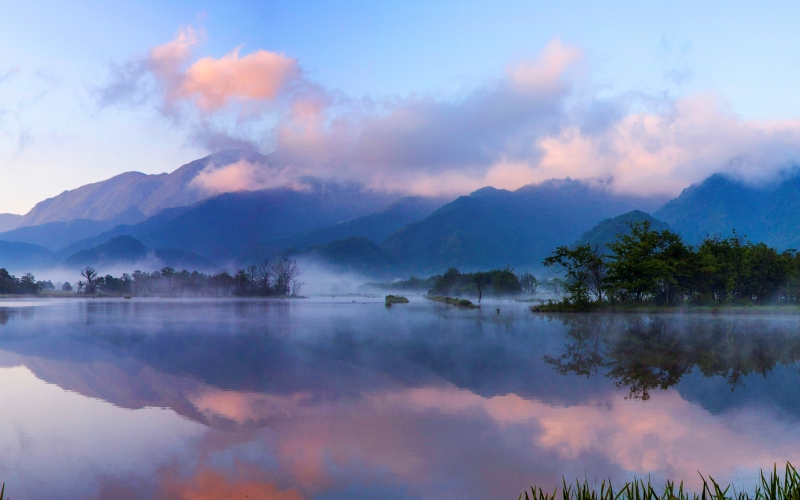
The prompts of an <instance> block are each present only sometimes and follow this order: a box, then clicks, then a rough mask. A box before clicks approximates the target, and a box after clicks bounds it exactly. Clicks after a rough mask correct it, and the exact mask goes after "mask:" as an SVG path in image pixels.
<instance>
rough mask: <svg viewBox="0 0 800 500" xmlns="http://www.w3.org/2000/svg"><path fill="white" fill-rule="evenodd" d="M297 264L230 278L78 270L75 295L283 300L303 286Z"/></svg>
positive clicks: (265, 266)
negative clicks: (263, 298) (101, 272)
mask: <svg viewBox="0 0 800 500" xmlns="http://www.w3.org/2000/svg"><path fill="white" fill-rule="evenodd" d="M301 274H302V272H301V271H300V268H299V266H298V265H297V261H296V260H294V259H282V260H279V261H277V262H270V261H268V260H266V261H264V262H262V263H260V264H258V265H254V266H248V267H245V268H242V269H239V270H237V271H236V272H235V273H233V274H231V273H230V272H228V270H227V269H222V270H220V271H217V272H216V273H214V274H205V273H201V272H198V271H193V272H189V271H188V270H186V269H184V270H182V271H176V270H175V269H173V268H171V267H164V268H163V269H161V270H159V271H153V272H152V273H148V272H146V271H140V270H136V271H134V272H133V273H132V274H127V273H125V274H123V275H122V276H120V277H119V278H115V277H114V276H111V275H107V276H100V275H98V274H97V271H96V270H95V269H94V268H92V267H86V268H84V269H82V270H81V276H82V277H83V279H82V280H81V281H79V282H78V283H77V285H78V293H81V294H85V295H95V294H98V293H102V294H106V295H175V296H177V295H180V296H213V297H224V296H231V295H232V296H237V297H287V296H298V295H299V294H300V290H301V288H302V287H303V285H304V283H302V282H301V281H299V279H298V278H299V277H300V275H301Z"/></svg>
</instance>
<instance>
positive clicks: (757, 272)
mask: <svg viewBox="0 0 800 500" xmlns="http://www.w3.org/2000/svg"><path fill="white" fill-rule="evenodd" d="M629 229H630V230H629V231H628V232H627V233H620V234H619V235H618V236H617V239H616V240H615V241H613V242H611V243H609V244H608V245H607V248H608V250H607V251H606V252H605V253H603V252H602V251H600V249H599V247H594V248H592V247H590V246H589V245H579V246H577V247H574V248H568V247H559V248H557V249H556V251H555V252H553V254H552V255H551V256H550V257H548V258H547V259H545V260H544V265H546V266H555V265H558V266H560V267H561V268H563V269H564V271H565V274H566V285H567V292H568V296H567V297H566V298H565V302H567V303H568V304H569V305H570V309H572V310H575V309H580V308H581V307H584V306H586V305H587V304H589V303H591V302H594V303H600V302H603V294H605V298H606V299H608V301H609V302H611V303H612V304H635V305H641V304H655V305H672V306H675V305H682V304H765V303H768V302H770V301H774V302H779V303H790V304H796V303H799V302H800V280H799V279H798V278H799V277H800V256H798V254H797V253H796V252H795V251H794V250H787V251H785V252H783V253H779V252H778V251H777V250H775V249H774V248H771V247H769V246H767V245H766V244H764V243H752V242H750V241H746V240H745V239H743V238H741V237H739V236H738V235H737V234H736V232H734V233H733V236H731V237H730V238H725V239H722V238H719V237H709V238H706V239H705V240H703V242H702V243H701V244H700V245H699V246H698V247H697V248H696V249H695V248H694V247H691V246H687V245H685V244H684V243H683V241H682V240H681V238H680V237H679V236H678V235H677V234H675V233H673V232H671V231H669V230H662V231H655V230H653V229H652V226H651V223H650V221H648V220H644V221H640V222H631V223H629ZM540 309H541V308H540ZM545 309H547V308H545ZM562 309H563V308H562ZM548 310H552V308H550V309H548ZM560 310H561V309H560Z"/></svg>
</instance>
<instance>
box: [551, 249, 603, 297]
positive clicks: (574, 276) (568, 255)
mask: <svg viewBox="0 0 800 500" xmlns="http://www.w3.org/2000/svg"><path fill="white" fill-rule="evenodd" d="M543 264H544V265H545V266H547V267H552V266H555V265H558V266H561V267H562V268H563V270H564V271H565V273H566V275H567V292H569V299H568V300H569V302H571V303H573V304H588V303H589V302H590V297H591V295H594V298H595V300H596V301H598V302H600V301H602V300H603V280H604V278H605V268H606V264H605V259H604V257H603V255H602V254H601V253H600V252H599V251H598V248H597V247H595V248H593V247H592V246H591V245H588V244H586V245H579V246H577V247H575V248H569V247H566V246H561V247H558V248H557V249H556V251H555V252H553V254H552V255H551V256H550V257H547V258H546V259H544V262H543Z"/></svg>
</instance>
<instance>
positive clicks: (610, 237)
mask: <svg viewBox="0 0 800 500" xmlns="http://www.w3.org/2000/svg"><path fill="white" fill-rule="evenodd" d="M642 221H649V222H650V229H652V230H653V231H665V230H667V229H669V224H667V223H666V222H662V221H660V220H658V219H655V218H653V216H651V215H650V214H647V213H645V212H642V211H641V210H632V211H630V212H628V213H625V214H622V215H618V216H617V217H614V218H611V219H605V220H603V221H601V222H600V223H599V224H597V225H596V226H594V227H593V228H592V229H590V230H588V231H586V232H585V233H583V236H581V239H579V240H578V241H577V242H576V243H575V245H586V244H589V245H598V246H600V247H601V248H603V249H605V246H606V245H607V244H609V243H612V242H613V241H615V240H616V239H617V235H619V234H630V232H631V228H630V226H629V225H628V224H630V223H631V222H642Z"/></svg>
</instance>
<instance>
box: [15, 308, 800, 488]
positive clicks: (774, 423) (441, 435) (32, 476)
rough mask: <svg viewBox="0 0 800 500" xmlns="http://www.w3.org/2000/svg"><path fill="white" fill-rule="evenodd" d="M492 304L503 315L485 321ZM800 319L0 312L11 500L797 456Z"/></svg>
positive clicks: (749, 470) (739, 470)
mask: <svg viewBox="0 0 800 500" xmlns="http://www.w3.org/2000/svg"><path fill="white" fill-rule="evenodd" d="M496 308H500V311H499V313H498V312H497V311H496ZM799 332H800V316H792V315H787V316H779V315H766V314H753V315H748V314H735V315H725V314H718V315H712V314H687V315H678V314H664V315H659V314H620V315H601V314H596V315H581V314H572V315H561V316H559V315H549V316H548V315H537V314H533V313H530V312H529V311H528V310H527V307H526V305H525V304H521V303H514V302H510V301H502V302H501V301H498V302H488V301H486V302H485V304H484V306H483V308H482V309H481V310H477V311H468V310H457V309H453V308H452V307H446V306H444V305H443V304H440V303H434V302H430V301H426V300H424V299H421V298H418V297H414V298H412V300H411V303H409V304H403V305H395V306H394V307H391V308H386V307H384V305H383V301H382V299H368V298H363V297H332V298H312V299H305V300H202V299H198V300H181V299H174V300H172V299H134V300H121V299H108V300H103V299H94V300H45V299H36V300H3V301H0V422H2V425H1V426H0V480H2V481H5V483H6V488H7V493H9V494H10V496H11V498H13V499H26V498H49V499H57V498H113V499H127V498H130V499H133V498H164V499H206V498H207V499H211V498H213V499H225V498H251V499H271V500H274V499H279V500H299V499H331V500H333V499H361V498H381V499H412V498H413V499H495V498H496V499H516V498H517V495H518V494H519V493H520V491H522V489H524V488H526V487H528V486H530V485H531V484H537V485H540V486H542V487H544V488H545V489H550V490H552V488H554V487H555V486H556V484H557V483H559V482H560V480H561V477H562V475H564V476H566V477H567V478H568V480H571V479H575V478H581V479H583V478H584V477H588V478H589V479H594V478H598V479H603V478H611V479H613V480H614V481H616V482H622V481H625V480H629V479H631V478H632V477H633V476H634V475H637V476H639V477H646V476H648V475H650V476H651V477H652V478H653V479H655V480H658V481H661V480H663V479H666V478H670V479H677V480H685V481H686V482H687V484H688V485H689V486H690V487H693V488H696V487H697V485H698V484H699V481H700V479H699V476H698V474H697V471H701V472H703V473H704V474H710V475H711V476H713V477H714V479H716V480H718V481H726V482H728V481H730V482H733V483H734V485H735V486H736V487H737V489H740V488H748V487H749V486H750V485H753V484H754V483H755V480H756V477H757V474H758V470H759V469H760V468H771V467H772V464H773V463H776V462H777V463H778V464H779V467H780V466H781V465H782V464H784V463H785V462H786V461H787V460H789V461H793V462H795V463H798V464H800V375H798V366H799V365H798V364H797V360H798V358H800V334H799Z"/></svg>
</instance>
